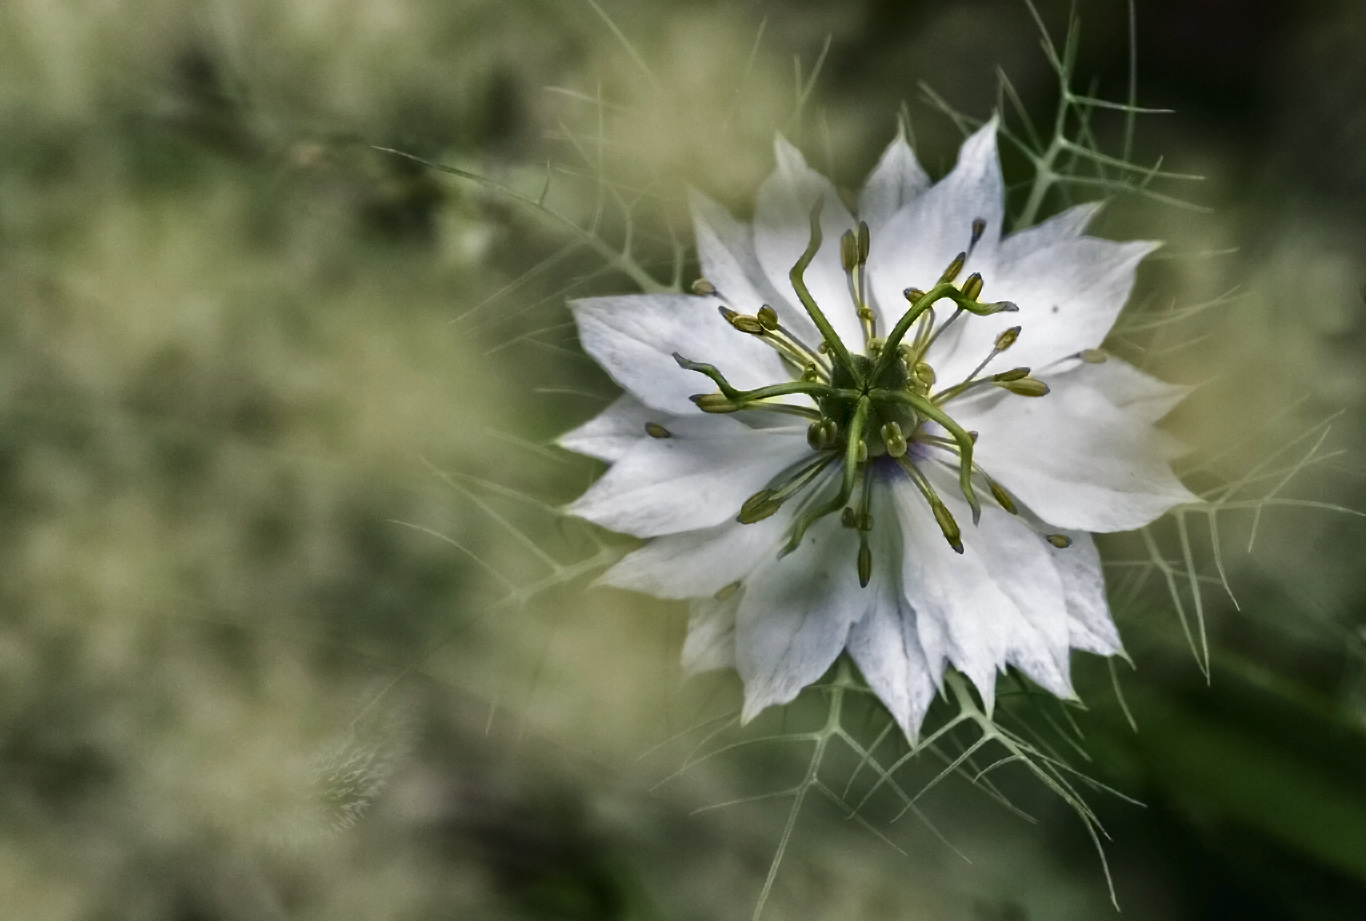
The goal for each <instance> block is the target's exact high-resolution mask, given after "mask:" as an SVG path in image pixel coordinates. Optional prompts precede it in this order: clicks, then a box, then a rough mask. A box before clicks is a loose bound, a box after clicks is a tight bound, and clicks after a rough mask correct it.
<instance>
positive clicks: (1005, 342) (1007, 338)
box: [996, 326, 1020, 352]
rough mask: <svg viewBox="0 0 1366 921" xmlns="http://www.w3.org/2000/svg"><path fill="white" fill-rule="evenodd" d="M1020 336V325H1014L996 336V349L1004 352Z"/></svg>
mask: <svg viewBox="0 0 1366 921" xmlns="http://www.w3.org/2000/svg"><path fill="white" fill-rule="evenodd" d="M1019 338H1020V327H1018V326H1012V327H1011V328H1010V329H1008V330H1006V331H1005V332H1003V333H1001V335H999V336H997V337H996V351H998V352H1004V351H1005V350H1006V349H1008V348H1010V347H1011V346H1012V345H1014V344H1015V340H1016V339H1019Z"/></svg>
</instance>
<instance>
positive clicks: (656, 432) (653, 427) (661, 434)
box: [645, 422, 673, 438]
mask: <svg viewBox="0 0 1366 921" xmlns="http://www.w3.org/2000/svg"><path fill="white" fill-rule="evenodd" d="M645 434H646V435H649V436H650V437H651V438H671V437H673V433H672V432H670V431H669V430H668V429H666V428H665V427H664V426H662V425H660V424H659V423H658V422H647V423H645Z"/></svg>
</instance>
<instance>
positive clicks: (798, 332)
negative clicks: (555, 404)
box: [561, 121, 1193, 737]
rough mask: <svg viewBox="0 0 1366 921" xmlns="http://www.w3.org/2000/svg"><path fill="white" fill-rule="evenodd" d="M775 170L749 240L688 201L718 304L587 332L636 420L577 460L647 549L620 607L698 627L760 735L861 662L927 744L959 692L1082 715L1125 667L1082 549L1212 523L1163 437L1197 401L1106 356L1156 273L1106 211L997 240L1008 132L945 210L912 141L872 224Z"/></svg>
mask: <svg viewBox="0 0 1366 921" xmlns="http://www.w3.org/2000/svg"><path fill="white" fill-rule="evenodd" d="M776 155H777V169H776V171H775V172H774V173H773V175H772V176H771V177H769V179H768V180H767V181H766V182H765V183H764V184H763V186H762V187H761V188H760V190H759V197H758V202H757V204H756V207H755V216H754V223H753V225H752V226H749V225H745V224H743V223H740V222H737V221H736V220H734V219H733V218H732V217H731V216H730V215H729V214H727V213H726V212H725V211H724V210H723V209H722V208H720V207H719V206H717V205H716V204H714V203H713V202H711V201H709V200H708V199H706V198H704V197H703V196H701V195H695V196H694V198H693V218H694V223H695V229H696V235H697V248H698V254H699V258H700V261H701V264H702V271H703V274H704V276H705V278H706V282H704V283H701V284H699V286H698V287H697V288H696V289H695V290H698V291H700V292H701V293H699V294H697V295H683V294H651V295H639V296H625V297H604V298H591V299H587V300H580V301H577V302H574V303H573V304H572V305H571V307H572V309H573V312H574V316H575V319H576V320H577V322H578V329H579V336H580V339H581V341H582V343H583V346H584V348H585V349H586V350H587V351H588V353H589V354H590V355H592V356H593V357H594V358H595V359H597V361H598V362H599V363H600V364H601V365H602V366H603V367H604V368H605V369H606V370H607V372H608V373H609V374H611V375H612V377H613V378H614V379H615V380H616V381H617V383H619V384H620V385H621V386H622V387H623V388H624V389H625V391H626V393H625V394H624V395H623V396H621V397H620V398H619V399H618V400H617V401H616V402H615V403H614V404H612V406H610V407H609V408H608V409H607V410H606V411H605V412H603V413H602V414H601V415H599V416H598V417H597V418H595V419H593V420H592V421H590V422H589V423H587V424H586V425H584V426H582V427H581V428H579V429H577V430H575V431H573V432H571V433H569V434H567V435H565V436H564V437H563V438H562V439H561V444H563V445H564V446H566V447H568V448H570V449H572V450H575V451H578V452H580V453H583V454H588V455H591V456H594V457H597V458H600V459H602V460H604V461H607V462H608V463H609V464H610V465H611V467H610V469H609V470H608V471H607V473H606V474H604V475H603V477H602V478H601V479H600V480H599V481H598V482H597V483H596V484H595V485H594V486H593V487H592V488H590V489H589V490H588V492H587V493H585V494H584V495H583V496H582V497H581V498H580V499H579V500H578V501H577V502H575V503H574V504H573V505H572V506H571V507H570V509H569V510H570V512H572V513H573V514H575V515H579V516H581V517H583V518H586V519H588V520H590V521H593V522H596V523H597V524H599V525H602V526H603V527H606V528H610V529H612V530H615V531H620V532H624V533H626V534H631V535H634V536H636V537H641V538H649V542H648V543H647V544H645V546H644V547H643V548H641V549H639V550H637V551H635V552H634V553H631V554H629V555H628V556H626V557H625V558H624V559H623V560H622V561H621V562H619V563H618V564H617V565H616V566H615V567H613V568H612V569H611V570H609V571H608V572H607V573H606V575H605V576H604V577H603V580H604V581H605V582H606V583H607V584H609V585H614V586H618V587H622V588H629V589H635V590H638V591H642V592H647V593H649V594H652V595H656V596H659V597H661V598H687V599H692V614H691V618H690V622H689V627H688V637H687V641H686V643H685V645H684V649H683V659H684V665H685V668H686V669H687V670H689V671H701V670H706V669H715V668H727V667H733V668H735V669H736V670H737V671H738V672H739V674H740V677H741V679H742V680H743V682H744V687H745V703H744V710H743V718H745V719H749V718H751V717H753V716H754V715H755V714H756V713H758V712H759V711H761V710H763V709H764V708H765V707H768V706H770V705H773V704H781V703H785V702H787V701H789V700H791V699H792V698H794V697H795V696H796V695H797V694H798V693H799V692H800V691H801V689H802V688H803V687H805V686H807V685H808V684H810V683H812V682H813V681H816V680H817V679H818V678H820V676H821V675H822V674H823V673H824V672H825V671H826V670H827V669H828V668H829V667H830V665H831V664H832V663H833V662H834V661H835V659H836V658H837V657H838V656H839V654H840V653H841V652H842V651H844V650H846V649H847V650H848V652H849V654H850V655H851V656H852V658H853V660H854V661H855V662H856V663H857V664H858V666H859V668H860V669H861V670H862V672H863V676H864V678H865V679H866V680H867V682H868V684H869V686H870V687H871V689H872V690H873V691H874V692H875V693H876V694H877V695H878V696H879V697H880V698H881V699H882V701H883V702H884V703H885V704H886V705H887V707H888V709H889V710H890V711H891V713H892V714H893V715H894V716H895V717H896V719H897V720H898V722H899V723H900V725H901V726H902V728H903V729H904V730H905V732H906V733H907V735H908V736H910V737H914V736H915V735H916V733H917V732H918V730H919V726H920V723H921V720H922V719H923V717H924V715H925V711H926V709H927V708H928V706H929V704H930V702H931V700H932V699H933V697H934V694H935V690H936V688H937V687H938V685H939V683H940V681H941V679H942V676H943V671H944V668H945V666H946V665H951V666H953V667H954V668H956V669H958V670H959V671H961V672H963V673H964V674H965V675H967V676H968V677H969V678H970V679H971V680H972V681H973V682H974V684H975V685H976V686H977V688H978V690H979V691H980V693H981V694H982V696H983V698H984V699H985V700H986V701H987V702H988V705H989V704H990V701H991V700H992V697H993V694H994V687H995V678H996V673H997V672H998V671H999V670H1001V669H1002V668H1004V667H1006V666H1007V665H1011V666H1014V667H1016V668H1018V669H1019V670H1020V671H1022V672H1023V673H1024V674H1026V675H1028V676H1029V677H1030V678H1031V679H1032V680H1033V681H1035V682H1037V683H1038V684H1039V685H1040V686H1042V687H1044V688H1047V689H1048V690H1049V691H1051V692H1052V693H1054V694H1057V695H1059V696H1065V697H1066V696H1071V695H1072V693H1073V692H1072V686H1071V680H1070V677H1069V661H1068V660H1069V654H1070V651H1071V650H1072V649H1073V648H1075V649H1083V650H1087V651H1089V652H1094V653H1098V654H1101V655H1112V654H1115V653H1117V652H1119V651H1120V650H1121V645H1120V641H1119V637H1118V635H1117V633H1116V630H1115V627H1114V624H1113V622H1112V621H1111V619H1110V614H1109V610H1108V608H1107V605H1106V600H1105V588H1104V580H1103V577H1102V574H1101V567H1100V559H1099V557H1098V556H1097V554H1096V549H1095V546H1094V544H1093V543H1092V540H1091V537H1090V536H1089V534H1088V533H1087V532H1104V531H1123V530H1129V529H1132V528H1136V527H1139V526H1141V525H1144V524H1147V523H1148V522H1150V521H1152V520H1153V519H1154V518H1156V517H1158V516H1159V515H1161V514H1162V513H1163V512H1165V511H1166V510H1168V509H1169V508H1171V507H1173V506H1174V505H1177V504H1179V503H1183V502H1187V501H1191V500H1192V499H1193V497H1192V496H1191V494H1190V493H1189V492H1187V490H1186V489H1185V488H1184V487H1183V486H1182V485H1181V483H1180V482H1179V481H1178V480H1177V478H1176V477H1175V476H1174V475H1173V474H1172V472H1171V469H1170V467H1169V465H1168V458H1169V457H1170V455H1171V447H1170V439H1167V438H1164V436H1162V434H1161V433H1159V432H1158V431H1156V430H1155V429H1154V428H1153V427H1152V426H1153V424H1154V423H1155V422H1156V421H1157V420H1158V419H1160V418H1161V417H1162V416H1163V415H1165V414H1166V413H1167V412H1168V411H1169V410H1171V408H1172V407H1173V406H1175V405H1176V403H1177V402H1178V401H1179V400H1180V399H1181V397H1182V396H1183V395H1184V393H1185V391H1184V389H1183V388H1180V387H1176V386H1172V385H1169V384H1166V383H1163V382H1161V381H1158V380H1156V379H1154V378H1152V377H1149V376H1148V375H1146V374H1144V373H1143V372H1141V371H1139V370H1137V369H1136V368H1134V367H1132V366H1130V365H1128V364H1125V363H1124V362H1122V361H1119V360H1117V359H1114V358H1110V359H1108V360H1103V359H1104V356H1103V355H1102V354H1100V353H1097V352H1095V351H1094V350H1095V349H1096V348H1097V347H1098V346H1099V345H1100V344H1101V341H1102V340H1103V339H1104V338H1105V336H1106V334H1107V333H1108V332H1109V330H1110V328H1111V326H1112V325H1113V324H1114V322H1115V319H1116V317H1117V316H1118V314H1119V312H1120V309H1121V308H1122V307H1123V306H1124V302H1125V301H1126V300H1127V298H1128V296H1129V292H1130V289H1131V288H1132V286H1133V280H1134V271H1135V269H1136V267H1137V265H1138V263H1139V262H1140V261H1141V260H1142V259H1143V257H1144V256H1145V255H1146V254H1147V253H1149V252H1150V251H1151V250H1152V249H1153V248H1154V245H1153V244H1150V243H1115V242H1111V241H1108V240H1102V239H1098V238H1096V237H1090V236H1086V235H1085V234H1084V232H1083V231H1084V229H1085V227H1086V225H1087V222H1088V221H1089V220H1090V218H1091V217H1092V216H1093V215H1094V214H1095V211H1096V208H1095V206H1092V205H1083V206H1080V207H1076V208H1072V209H1071V210H1068V211H1065V212H1063V213H1062V214H1060V215H1058V216H1057V217H1055V218H1053V219H1052V220H1049V221H1047V222H1046V223H1043V224H1041V225H1039V226H1037V227H1033V228H1030V229H1028V230H1024V231H1021V232H1018V233H1015V234H1012V235H1010V236H1008V237H1004V238H1003V237H1002V236H1001V226H1002V219H1003V207H1004V190H1003V186H1002V180H1001V171H1000V166H999V164H998V160H997V152H996V124H995V122H994V121H993V122H992V123H991V124H988V125H987V126H986V127H985V128H983V129H982V130H980V131H979V132H977V133H976V134H975V135H973V136H972V137H971V138H969V139H968V140H967V142H966V143H965V144H964V145H963V148H962V150H961V152H960V154H959V158H958V164H957V166H956V167H955V168H954V169H953V171H952V172H951V173H949V175H948V176H947V177H945V178H944V179H943V180H942V181H940V182H939V183H937V184H934V185H931V184H930V182H929V180H928V178H927V177H926V175H925V173H924V172H923V170H922V169H921V168H920V166H919V164H918V163H917V162H916V160H915V156H914V154H913V153H912V151H911V149H910V147H909V146H908V145H907V144H906V142H905V141H904V140H903V139H901V138H900V137H898V138H897V139H896V140H894V141H893V142H892V144H891V145H890V146H889V147H888V148H887V151H886V152H885V153H884V154H883V156H882V159H881V160H880V161H879V162H878V164H877V167H876V168H875V169H874V171H873V173H872V175H871V176H870V177H869V178H868V182H867V184H866V185H865V186H864V189H863V192H862V194H861V195H860V197H859V202H858V210H859V217H860V218H862V223H860V222H859V221H858V220H856V218H855V217H854V216H853V215H852V214H850V212H849V211H848V210H847V209H846V208H845V206H844V205H843V204H842V203H841V201H840V197H839V195H838V194H837V193H836V191H835V189H834V187H833V186H832V185H831V184H830V183H829V182H828V181H827V180H826V179H825V178H824V177H822V176H820V175H819V174H817V173H816V172H814V171H813V170H811V169H810V168H809V167H808V166H807V165H806V162H805V161H804V160H803V159H802V156H801V154H800V153H799V152H798V151H797V150H796V149H795V148H793V147H792V146H791V145H790V144H788V143H787V142H786V141H784V140H783V139H781V138H779V139H778V140H777V142H776ZM817 227H818V228H819V233H817V232H816V228H817ZM818 238H819V241H820V242H818ZM813 248H814V253H813V251H812V250H813ZM794 266H795V268H794ZM967 273H971V274H967ZM803 281H804V287H805V289H807V291H809V294H808V293H807V291H803V290H802V288H803ZM984 285H985V290H986V291H988V292H990V294H991V295H992V299H991V300H989V301H987V300H982V292H983V288H984ZM1016 305H1018V309H1016ZM1003 354H1008V355H1009V362H1008V363H1007V362H1006V361H1005V359H1004V357H1003ZM703 362H705V363H706V364H701V363H703ZM708 378H710V379H711V380H708ZM1044 381H1046V384H1045V383H1043V382H1044ZM713 382H714V383H713ZM775 385H776V386H775ZM713 387H719V388H720V391H719V392H712V393H706V391H710V390H712V389H713ZM699 393H703V394H705V395H702V396H698V394H699ZM1031 397H1033V398H1031ZM974 441H975V444H974ZM979 515H980V520H979ZM974 525H975V526H974Z"/></svg>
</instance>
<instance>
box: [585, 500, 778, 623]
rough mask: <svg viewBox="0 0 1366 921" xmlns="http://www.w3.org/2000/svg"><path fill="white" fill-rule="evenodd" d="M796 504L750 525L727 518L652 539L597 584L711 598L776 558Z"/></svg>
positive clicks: (659, 595) (671, 595) (665, 595)
mask: <svg viewBox="0 0 1366 921" xmlns="http://www.w3.org/2000/svg"><path fill="white" fill-rule="evenodd" d="M746 498H748V497H746ZM795 505H796V503H795V502H789V503H787V504H785V505H784V506H783V507H782V508H780V509H779V510H778V511H777V512H775V513H774V514H773V515H771V516H769V517H768V518H765V519H764V520H763V521H757V522H755V523H754V524H740V523H739V522H737V521H735V520H733V519H734V515H733V514H732V516H731V520H728V521H725V522H723V523H721V524H718V525H716V526H715V527H712V528H706V529H705V530H701V531H688V532H685V533H683V534H670V535H668V536H667V537H657V538H655V539H654V540H652V541H650V542H649V543H648V544H646V545H645V546H644V547H642V548H640V549H639V550H637V551H635V552H634V553H629V554H627V555H626V556H625V557H623V558H622V559H621V561H620V562H618V563H617V564H616V565H615V566H613V567H612V568H611V569H609V570H607V572H605V573H603V574H602V577H601V579H600V580H599V581H601V582H602V583H603V584H605V585H611V586H614V587H616V588H624V589H630V590H632V591H637V592H644V593H646V594H649V595H654V596H655V597H656V598H697V597H699V596H702V595H710V594H713V593H714V592H717V591H719V590H720V589H722V588H724V587H725V586H727V585H730V584H731V583H732V582H739V581H741V580H743V579H744V578H745V577H746V576H748V575H749V574H750V573H751V572H752V571H753V570H754V568H755V567H756V566H758V565H760V564H761V563H763V562H766V561H768V560H771V559H775V558H776V557H777V555H778V550H779V548H780V547H781V546H782V543H783V538H784V533H785V532H786V531H787V528H788V525H790V524H791V523H792V519H793V516H794V506H795Z"/></svg>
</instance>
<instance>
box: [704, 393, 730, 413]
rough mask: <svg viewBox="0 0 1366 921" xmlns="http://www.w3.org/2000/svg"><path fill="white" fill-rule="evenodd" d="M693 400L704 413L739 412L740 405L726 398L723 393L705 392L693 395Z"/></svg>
mask: <svg viewBox="0 0 1366 921" xmlns="http://www.w3.org/2000/svg"><path fill="white" fill-rule="evenodd" d="M693 402H694V403H696V404H697V408H698V409H700V410H702V412H704V413H734V412H739V411H740V407H739V405H738V404H736V403H732V402H731V401H730V400H728V399H726V395H725V394H723V393H703V394H700V395H699V396H696V397H693Z"/></svg>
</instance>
